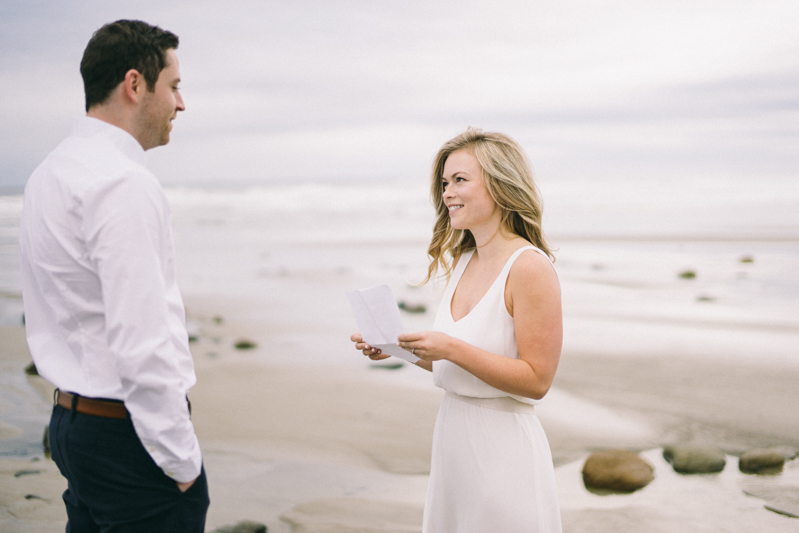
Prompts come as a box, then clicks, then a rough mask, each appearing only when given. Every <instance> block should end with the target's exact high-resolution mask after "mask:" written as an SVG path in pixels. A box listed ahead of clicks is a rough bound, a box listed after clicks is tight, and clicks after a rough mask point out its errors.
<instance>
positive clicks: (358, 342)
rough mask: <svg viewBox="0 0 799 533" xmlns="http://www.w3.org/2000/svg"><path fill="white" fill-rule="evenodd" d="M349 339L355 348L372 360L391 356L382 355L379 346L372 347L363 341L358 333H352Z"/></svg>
mask: <svg viewBox="0 0 799 533" xmlns="http://www.w3.org/2000/svg"><path fill="white" fill-rule="evenodd" d="M350 340H351V341H352V342H354V343H355V349H356V350H361V351H362V352H363V354H364V355H365V356H367V357H368V358H369V359H371V360H372V361H380V360H381V359H388V358H389V357H391V356H390V355H383V352H381V351H380V349H379V348H372V347H371V346H369V345H368V344H366V343H365V342H363V337H362V336H361V334H360V333H353V334H352V335H351V336H350Z"/></svg>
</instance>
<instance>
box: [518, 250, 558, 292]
mask: <svg viewBox="0 0 799 533" xmlns="http://www.w3.org/2000/svg"><path fill="white" fill-rule="evenodd" d="M539 283H543V284H545V285H552V286H554V287H558V286H559V284H558V275H557V273H556V272H555V267H554V266H553V265H552V262H551V261H550V260H549V258H548V257H546V256H545V255H544V254H543V253H541V252H538V251H536V250H525V251H523V252H522V253H521V254H520V255H519V257H517V258H516V261H514V263H513V265H512V266H511V269H510V273H509V274H508V285H509V286H510V287H511V288H513V287H514V286H520V287H529V286H530V285H531V284H533V285H538V284H539Z"/></svg>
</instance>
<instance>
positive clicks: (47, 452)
mask: <svg viewBox="0 0 799 533" xmlns="http://www.w3.org/2000/svg"><path fill="white" fill-rule="evenodd" d="M42 447H43V448H44V456H45V458H47V459H49V458H50V424H47V425H45V426H44V435H42Z"/></svg>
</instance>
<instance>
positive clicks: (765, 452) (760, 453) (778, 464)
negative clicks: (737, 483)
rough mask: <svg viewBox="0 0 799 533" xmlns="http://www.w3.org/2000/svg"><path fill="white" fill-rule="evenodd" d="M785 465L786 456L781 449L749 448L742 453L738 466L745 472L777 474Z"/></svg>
mask: <svg viewBox="0 0 799 533" xmlns="http://www.w3.org/2000/svg"><path fill="white" fill-rule="evenodd" d="M783 465H785V456H784V455H783V454H782V452H780V451H779V450H771V449H757V450H749V451H748V452H746V453H744V454H743V455H741V458H740V459H739V461H738V468H739V469H740V470H741V472H744V473H745V474H760V473H769V474H776V473H777V472H780V471H781V470H782V467H783Z"/></svg>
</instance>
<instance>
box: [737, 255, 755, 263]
mask: <svg viewBox="0 0 799 533" xmlns="http://www.w3.org/2000/svg"><path fill="white" fill-rule="evenodd" d="M738 261H740V262H741V263H754V262H755V258H754V257H752V256H751V255H744V256H743V257H741V258H740V259H739V260H738Z"/></svg>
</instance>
